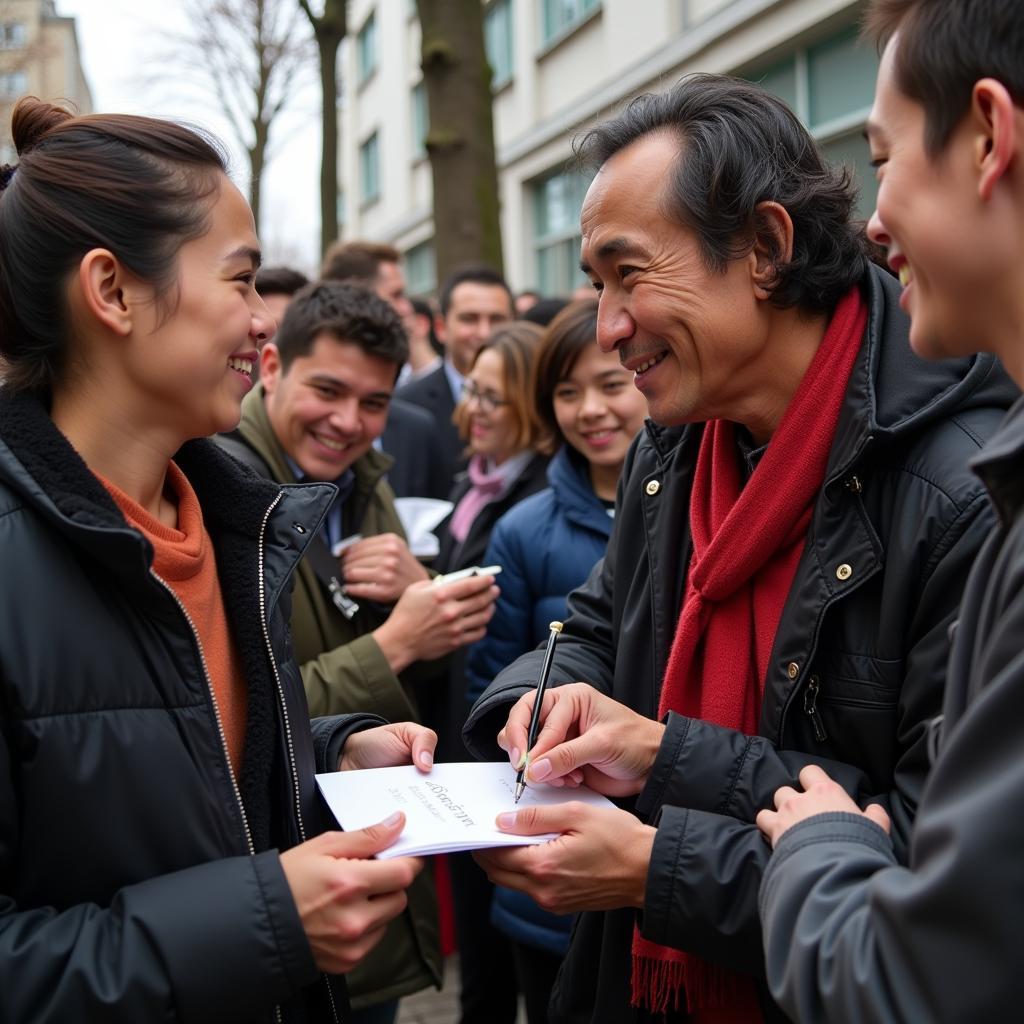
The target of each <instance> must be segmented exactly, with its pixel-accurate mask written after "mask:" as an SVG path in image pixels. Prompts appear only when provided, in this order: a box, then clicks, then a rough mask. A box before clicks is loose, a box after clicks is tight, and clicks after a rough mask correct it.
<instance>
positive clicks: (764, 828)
mask: <svg viewBox="0 0 1024 1024" xmlns="http://www.w3.org/2000/svg"><path fill="white" fill-rule="evenodd" d="M754 823H755V824H756V825H757V827H758V828H759V829H760V830H761V832H762V833H764V836H765V838H766V839H768V840H770V841H771V844H772V847H773V848H774V846H775V843H776V839H777V836H776V832H777V831H778V828H779V815H778V812H777V811H758V812H757V817H756V818H755V819H754Z"/></svg>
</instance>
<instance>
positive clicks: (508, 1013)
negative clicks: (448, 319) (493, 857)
mask: <svg viewBox="0 0 1024 1024" xmlns="http://www.w3.org/2000/svg"><path fill="white" fill-rule="evenodd" d="M541 334H542V331H541V328H540V327H538V326H537V325H536V324H531V323H525V322H522V321H518V322H514V323H510V324H504V325H502V326H501V327H498V328H497V329H496V330H495V331H494V333H493V334H491V336H490V337H489V338H488V339H487V340H486V341H485V342H484V344H483V345H482V346H481V348H480V350H479V352H478V353H477V355H476V358H475V360H474V362H473V366H472V368H471V369H470V371H469V374H468V375H467V377H466V381H465V385H464V387H463V393H462V400H461V401H460V402H459V404H458V405H457V406H456V408H455V413H454V416H453V419H454V421H455V423H456V425H457V426H458V428H459V433H460V435H461V436H462V438H463V439H464V440H465V441H466V442H467V451H468V454H469V466H468V470H467V473H466V475H465V477H463V478H462V479H461V480H458V481H457V482H456V484H455V486H454V488H453V490H452V494H451V500H452V501H453V502H454V503H455V508H454V510H453V511H452V514H451V516H450V517H449V519H448V521H447V523H446V524H445V526H444V527H443V528H442V532H441V551H440V554H439V555H438V559H437V561H436V563H435V568H437V569H439V570H440V571H441V572H454V571H455V570H458V569H465V568H469V567H470V566H474V565H484V564H486V563H484V562H483V557H484V553H485V552H486V550H487V544H488V541H489V539H490V535H491V529H492V528H493V526H494V524H495V523H496V522H497V521H498V519H499V518H501V516H502V515H504V514H505V513H506V512H507V511H508V510H509V509H510V508H511V507H512V506H513V505H515V504H517V503H518V502H520V501H522V499H523V498H526V497H528V496H529V495H531V494H533V493H535V492H536V491H539V490H540V489H541V488H543V487H544V486H546V483H547V479H546V476H545V470H546V468H547V463H548V457H547V455H545V454H543V453H542V452H541V448H542V447H544V441H545V436H544V433H543V430H542V429H541V427H540V425H539V424H538V423H537V422H536V421H535V419H534V417H533V416H532V414H531V406H532V402H531V398H530V388H531V386H532V378H533V363H534V358H535V354H536V349H537V343H538V342H539V340H540V337H541ZM497 584H498V586H499V587H500V586H501V577H500V576H498V577H497ZM423 696H424V700H425V701H431V702H432V703H433V704H434V707H433V709H432V711H431V712H429V713H428V712H426V709H425V720H426V721H428V722H429V724H431V725H432V726H433V727H434V728H435V729H436V730H437V733H438V759H439V760H443V761H467V760H470V758H469V755H468V754H467V752H466V748H465V747H464V746H463V744H462V738H461V732H462V723H463V722H464V721H465V719H466V713H467V712H468V711H469V705H468V702H467V699H466V676H465V655H464V654H463V653H462V652H459V653H458V654H456V655H453V656H452V662H451V668H450V670H449V672H448V675H447V678H446V679H444V680H442V681H440V686H439V687H438V688H435V690H434V691H433V692H432V693H431V692H424V694H423ZM448 860H449V865H450V868H451V878H452V895H453V902H454V909H455V927H456V932H457V938H458V944H459V955H460V974H461V985H462V988H461V992H460V1002H461V1017H460V1022H461V1024H512V1022H513V1021H514V1020H515V1016H516V1001H517V990H516V986H515V973H514V970H513V966H512V951H511V948H510V947H509V945H508V942H507V940H506V939H505V938H504V936H503V935H501V933H500V932H497V931H496V930H495V929H494V928H493V927H492V925H491V923H490V920H489V914H490V905H491V895H492V892H493V886H492V885H491V883H490V882H488V880H487V876H486V875H485V874H484V873H483V871H482V870H481V869H480V868H479V867H478V866H477V865H476V863H475V862H474V861H473V859H472V857H471V856H470V855H469V854H466V853H464V854H456V855H454V856H452V857H449V858H448Z"/></svg>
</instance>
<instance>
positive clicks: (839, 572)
mask: <svg viewBox="0 0 1024 1024" xmlns="http://www.w3.org/2000/svg"><path fill="white" fill-rule="evenodd" d="M852 575H853V568H852V566H850V565H847V563H846V562H843V564H842V565H841V566H839V568H838V569H836V576H837V577H838V578H839V579H841V580H848V579H849V578H850V577H851V576H852Z"/></svg>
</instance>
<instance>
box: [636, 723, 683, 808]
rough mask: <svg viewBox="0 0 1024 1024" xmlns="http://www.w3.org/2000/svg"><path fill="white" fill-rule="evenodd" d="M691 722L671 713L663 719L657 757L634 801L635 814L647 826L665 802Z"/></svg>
mask: <svg viewBox="0 0 1024 1024" xmlns="http://www.w3.org/2000/svg"><path fill="white" fill-rule="evenodd" d="M691 721H692V719H690V718H687V717H685V716H684V715H677V714H676V713H675V712H673V711H670V712H669V713H668V715H667V716H666V717H665V735H664V736H662V738H661V746H660V747H659V748H658V756H657V757H656V758H655V759H654V765H653V767H652V768H651V771H650V774H649V775H648V776H647V783H646V784H645V785H644V788H643V789H642V790H641V791H640V795H639V796H638V797H637V801H636V813H637V814H638V815H639V816H640V818H641V820H643V821H645V822H647V823H648V824H650V822H651V818H652V817H653V816H654V815H655V814H657V811H658V808H659V807H661V805H662V804H663V803H664V802H665V793H666V791H667V789H668V786H669V782H670V781H671V779H672V773H673V770H674V769H675V765H676V764H677V762H678V761H679V757H680V755H681V753H682V749H683V744H684V743H685V742H686V734H687V732H688V731H689V728H690V723H691Z"/></svg>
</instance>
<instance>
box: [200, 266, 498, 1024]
mask: <svg viewBox="0 0 1024 1024" xmlns="http://www.w3.org/2000/svg"><path fill="white" fill-rule="evenodd" d="M406 344H407V343H406V338H405V332H404V330H403V327H402V324H401V321H400V320H399V318H398V316H397V314H396V313H395V312H394V310H393V309H392V308H391V307H390V306H389V305H388V304H387V303H386V302H384V301H383V300H382V299H379V298H378V297H377V296H376V295H374V294H372V293H371V292H369V291H367V290H366V289H364V288H358V287H356V286H353V285H343V284H337V283H335V282H321V283H318V284H314V285H310V286H309V287H308V288H306V289H304V290H303V291H300V292H299V293H298V294H297V295H296V296H295V298H294V299H293V301H292V303H291V305H290V306H289V307H288V310H287V312H286V313H285V316H284V319H283V320H282V322H281V324H280V326H279V328H278V331H277V334H276V336H275V339H274V341H273V342H269V343H268V344H267V345H266V346H264V348H263V350H262V352H261V356H260V362H261V370H262V372H261V379H260V383H259V384H258V385H257V386H256V387H255V388H254V389H253V390H252V391H251V392H250V393H249V394H248V395H247V396H246V397H245V400H244V401H243V403H242V419H241V423H240V424H239V426H238V429H237V430H236V431H235V432H234V433H232V434H231V435H229V436H228V437H225V438H220V441H221V443H222V444H223V446H224V447H225V448H226V449H227V450H228V451H229V452H231V453H232V454H233V455H235V456H236V457H238V458H240V459H241V461H243V462H245V463H246V464H247V465H249V466H251V467H252V468H254V469H255V470H256V471H257V472H259V473H261V475H263V476H267V477H270V478H271V479H273V480H276V481H277V482H278V483H283V484H292V483H301V482H304V481H317V482H320V481H326V482H329V483H333V484H334V485H335V486H336V487H337V488H338V495H337V498H336V499H335V502H334V504H333V505H332V506H331V508H330V510H329V511H328V513H327V517H326V519H325V522H324V524H323V527H322V529H321V532H320V535H319V536H317V537H315V538H314V539H313V540H312V541H311V542H310V543H309V546H308V547H307V551H306V554H305V555H304V556H303V558H302V561H301V562H300V563H299V567H298V571H297V573H296V579H295V587H294V592H293V597H292V616H291V630H292V643H293V646H294V652H295V659H296V661H297V662H298V663H299V667H300V670H301V673H302V680H303V683H304V686H305V689H306V695H307V699H308V703H309V707H310V713H311V715H314V716H315V715H324V714H339V713H343V712H345V711H354V710H356V709H359V710H360V711H363V712H373V713H376V714H379V715H381V716H382V717H383V718H385V719H388V720H389V721H402V720H406V719H416V718H418V717H419V716H418V713H417V702H416V696H415V692H414V686H415V684H416V683H417V682H418V681H419V676H418V675H417V666H416V663H417V662H420V661H423V660H430V659H436V658H438V657H441V656H442V655H445V654H447V653H449V652H451V651H453V650H455V649H457V648H459V647H461V646H463V645H464V644H467V643H471V642H473V641H474V640H477V639H480V638H481V637H482V636H483V634H484V631H485V627H486V624H487V622H488V620H489V619H490V617H491V614H492V609H493V601H494V598H495V597H496V596H497V588H496V587H494V586H493V583H494V581H493V579H492V578H491V577H478V578H476V579H471V580H459V581H457V582H455V583H449V584H445V585H437V584H434V583H432V582H431V581H430V580H429V579H428V574H427V572H426V570H425V569H424V568H423V566H422V565H421V564H420V563H419V562H418V561H417V560H416V559H415V558H414V557H413V556H412V554H411V553H410V552H409V549H408V546H407V545H406V543H405V537H404V534H403V532H402V527H401V523H400V522H399V519H398V515H397V513H396V512H395V508H394V496H393V494H392V491H391V488H390V487H389V486H388V484H387V483H386V482H385V480H384V474H385V473H386V472H387V470H388V468H389V467H390V464H391V460H390V458H389V457H388V456H386V455H384V454H383V453H381V452H378V451H376V450H374V448H373V442H374V440H375V439H376V438H377V437H378V436H379V435H380V433H381V431H382V430H383V429H384V423H385V420H386V418H387V413H388V406H389V403H390V400H391V391H392V388H393V387H394V383H395V377H396V374H397V372H398V367H399V366H400V365H401V364H402V362H403V360H404V359H405V353H406ZM354 537H360V538H361V539H358V540H356V541H355V542H354V543H350V544H349V546H347V547H346V548H345V550H344V551H343V552H342V553H341V554H340V555H339V554H336V551H337V547H338V545H339V544H340V543H341V542H342V541H346V540H351V539H352V538H354ZM436 672H437V666H436V665H435V666H424V671H423V672H422V673H421V675H422V676H423V677H424V679H429V677H430V675H431V674H436ZM425 878H426V876H421V879H420V880H418V881H417V883H416V886H418V888H415V887H414V888H415V892H414V890H412V889H411V890H410V909H409V910H408V911H407V912H406V913H405V914H403V915H402V916H401V917H400V918H398V919H396V921H395V922H394V923H393V924H392V925H391V926H390V929H389V932H388V935H387V936H386V937H385V939H384V940H383V941H382V942H381V944H380V945H379V946H378V948H377V949H376V950H374V952H373V953H371V954H370V956H369V957H368V959H367V960H366V961H365V963H364V965H362V966H361V967H360V968H359V969H358V970H357V971H356V972H355V973H354V974H353V975H352V976H351V979H350V991H351V993H352V995H353V1005H354V1006H355V1007H356V1008H357V1010H358V1009H361V1008H365V1007H367V1006H375V1005H377V1004H380V1003H389V1004H391V1003H394V1002H395V1001H396V1000H397V999H398V997H399V996H402V995H405V994H407V993H409V992H414V991H416V990H418V989H421V988H423V987H425V986H426V985H429V984H440V960H439V954H438V950H437V934H436V917H435V915H436V908H435V906H434V904H433V898H432V891H431V889H430V884H429V882H428V881H426V880H425ZM357 1019H358V1018H357Z"/></svg>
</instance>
